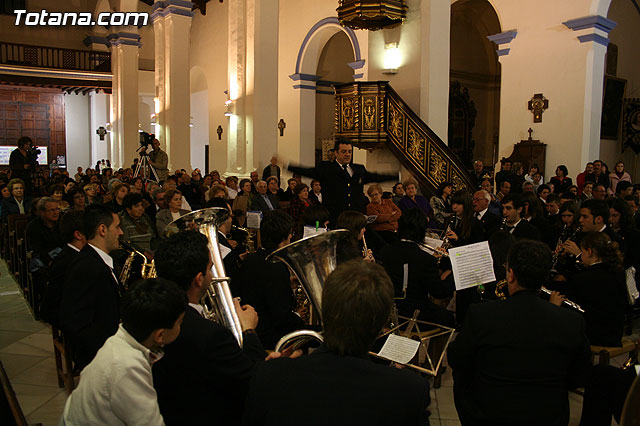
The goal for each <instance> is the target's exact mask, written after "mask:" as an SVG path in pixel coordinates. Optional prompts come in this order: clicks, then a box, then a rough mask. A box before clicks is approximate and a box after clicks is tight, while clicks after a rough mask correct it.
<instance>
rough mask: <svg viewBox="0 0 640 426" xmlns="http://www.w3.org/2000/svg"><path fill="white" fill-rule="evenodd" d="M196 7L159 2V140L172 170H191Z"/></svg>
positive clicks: (156, 24)
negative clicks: (191, 55) (191, 63)
mask: <svg viewBox="0 0 640 426" xmlns="http://www.w3.org/2000/svg"><path fill="white" fill-rule="evenodd" d="M192 7H193V3H191V2H189V1H183V0H164V1H161V0H156V2H155V3H154V5H153V13H152V14H151V19H152V20H153V29H154V36H155V56H156V57H155V80H156V81H155V84H156V99H157V100H156V104H157V111H156V123H157V125H156V126H155V127H156V136H157V137H158V140H159V141H160V144H161V146H162V148H163V149H164V150H165V151H166V152H167V154H168V155H169V169H170V170H174V169H177V168H185V169H190V168H191V159H190V152H191V149H190V145H191V140H190V132H189V122H190V119H189V117H190V82H189V79H190V75H189V45H190V30H191V19H192V17H193V12H191V8H192Z"/></svg>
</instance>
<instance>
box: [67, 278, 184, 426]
mask: <svg viewBox="0 0 640 426" xmlns="http://www.w3.org/2000/svg"><path fill="white" fill-rule="evenodd" d="M185 308H186V301H185V297H184V293H183V292H181V291H180V289H179V288H178V287H177V286H176V285H175V284H174V283H172V282H169V281H167V280H162V279H150V280H145V281H142V282H139V283H137V284H136V285H135V286H134V287H132V288H131V289H130V290H128V291H127V293H126V294H125V295H124V297H123V298H122V324H121V325H120V327H119V328H118V331H117V332H116V334H115V335H113V336H111V337H109V338H108V339H107V341H106V342H105V343H104V345H103V346H102V348H100V350H99V351H98V353H97V354H96V356H95V358H94V359H93V361H91V363H90V364H89V365H87V367H86V368H85V369H84V370H83V371H82V376H81V380H80V384H79V385H78V388H77V389H76V390H74V391H73V393H72V394H71V396H69V398H68V399H67V403H66V407H65V410H64V414H63V424H67V425H75V424H94V425H98V424H101V425H143V424H144V425H148V426H162V425H164V421H163V419H162V416H161V415H160V410H159V408H158V399H157V397H156V392H155V390H154V389H153V377H152V375H151V366H152V365H153V363H154V362H155V361H157V360H158V359H159V358H160V357H161V356H162V347H163V346H164V345H167V344H169V343H171V342H173V341H174V340H175V339H176V338H177V337H178V335H179V334H180V324H181V323H182V319H183V318H184V311H185Z"/></svg>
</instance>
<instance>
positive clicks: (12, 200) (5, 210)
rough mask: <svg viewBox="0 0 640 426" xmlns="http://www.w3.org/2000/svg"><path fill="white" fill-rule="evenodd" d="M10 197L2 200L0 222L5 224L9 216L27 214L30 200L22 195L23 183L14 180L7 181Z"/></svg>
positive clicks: (19, 180)
mask: <svg viewBox="0 0 640 426" xmlns="http://www.w3.org/2000/svg"><path fill="white" fill-rule="evenodd" d="M7 186H8V187H9V192H10V194H11V196H10V197H6V198H4V197H3V198H2V204H1V206H2V207H1V209H2V212H1V214H2V222H3V223H5V222H7V217H8V216H9V215H10V214H29V210H30V208H31V202H32V198H31V197H29V196H28V195H25V194H24V181H23V180H22V179H18V178H14V179H11V180H10V181H9V184H8V185H7Z"/></svg>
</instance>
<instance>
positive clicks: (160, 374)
mask: <svg viewBox="0 0 640 426" xmlns="http://www.w3.org/2000/svg"><path fill="white" fill-rule="evenodd" d="M154 259H155V262H156V268H157V271H158V276H159V277H162V278H165V279H169V280H171V281H173V282H175V283H177V284H178V286H179V287H180V288H181V289H182V290H183V291H184V292H185V293H186V295H187V299H188V302H189V306H188V307H187V310H186V312H185V316H184V321H183V323H182V332H181V334H180V336H179V337H178V339H176V341H175V342H173V343H172V344H170V345H167V346H166V347H165V356H164V357H163V358H162V359H161V360H160V361H158V362H157V363H156V364H155V365H154V367H153V376H154V386H155V388H156V391H157V392H158V403H159V405H160V412H161V413H162V416H163V417H164V421H165V423H166V424H167V425H194V426H195V425H210V424H211V423H212V422H215V423H216V424H220V425H237V424H239V423H240V419H241V413H242V409H243V403H244V399H245V394H246V390H247V387H248V384H249V378H250V377H251V373H252V371H253V368H254V366H255V364H256V362H258V361H259V360H262V359H264V357H265V352H264V349H263V348H262V345H261V344H260V340H259V339H258V336H257V335H256V334H255V328H256V326H257V324H258V315H257V314H256V312H255V310H254V309H253V308H252V307H251V306H248V305H245V306H242V307H241V306H240V303H239V301H238V300H237V299H236V300H234V302H235V308H236V311H237V313H238V317H239V320H240V323H241V327H242V331H243V345H242V348H241V347H240V346H239V345H238V342H237V341H236V339H235V337H234V335H233V334H232V333H231V331H229V330H228V329H227V328H225V327H223V326H222V325H219V324H217V323H215V322H213V321H210V320H208V319H206V318H204V316H203V308H202V306H201V305H200V304H199V303H200V300H201V299H202V297H203V296H204V294H205V292H206V291H207V289H208V287H209V285H210V283H211V280H212V278H213V274H212V268H213V262H212V258H211V254H210V252H209V242H208V240H207V237H205V236H204V235H203V234H201V233H199V232H198V231H194V230H191V231H183V232H178V233H176V234H174V235H172V236H171V237H169V238H168V239H166V240H164V241H162V243H161V244H160V246H159V247H158V250H156V252H155V257H154ZM212 416H213V417H212ZM214 417H215V418H214Z"/></svg>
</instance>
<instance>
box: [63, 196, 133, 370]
mask: <svg viewBox="0 0 640 426" xmlns="http://www.w3.org/2000/svg"><path fill="white" fill-rule="evenodd" d="M119 224H120V217H119V216H118V215H117V214H115V213H113V211H112V210H111V209H110V208H109V207H106V206H102V205H94V206H89V207H87V208H86V209H85V213H84V217H83V228H84V230H85V235H86V237H87V242H88V244H87V245H85V246H84V247H83V249H82V250H80V253H79V254H78V255H77V257H76V258H75V259H74V261H73V262H72V264H71V266H70V267H69V271H68V273H67V274H66V276H65V281H64V291H63V293H62V302H61V306H60V327H61V329H62V331H63V332H64V334H65V337H66V338H67V339H68V340H69V343H70V344H71V346H72V348H73V358H74V362H75V364H76V368H77V369H82V368H84V366H86V365H87V364H89V362H91V360H92V359H93V357H94V356H95V354H96V352H98V349H100V348H101V347H102V345H103V343H104V342H105V340H107V338H109V337H111V336H112V335H114V334H115V332H116V331H117V330H118V324H119V323H120V295H121V294H120V293H121V291H122V289H121V286H120V283H119V282H118V279H117V278H116V276H115V274H114V272H113V259H112V258H111V256H109V253H110V252H112V251H113V250H116V249H117V248H118V246H119V242H118V238H119V237H120V235H122V230H121V229H120V226H119Z"/></svg>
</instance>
